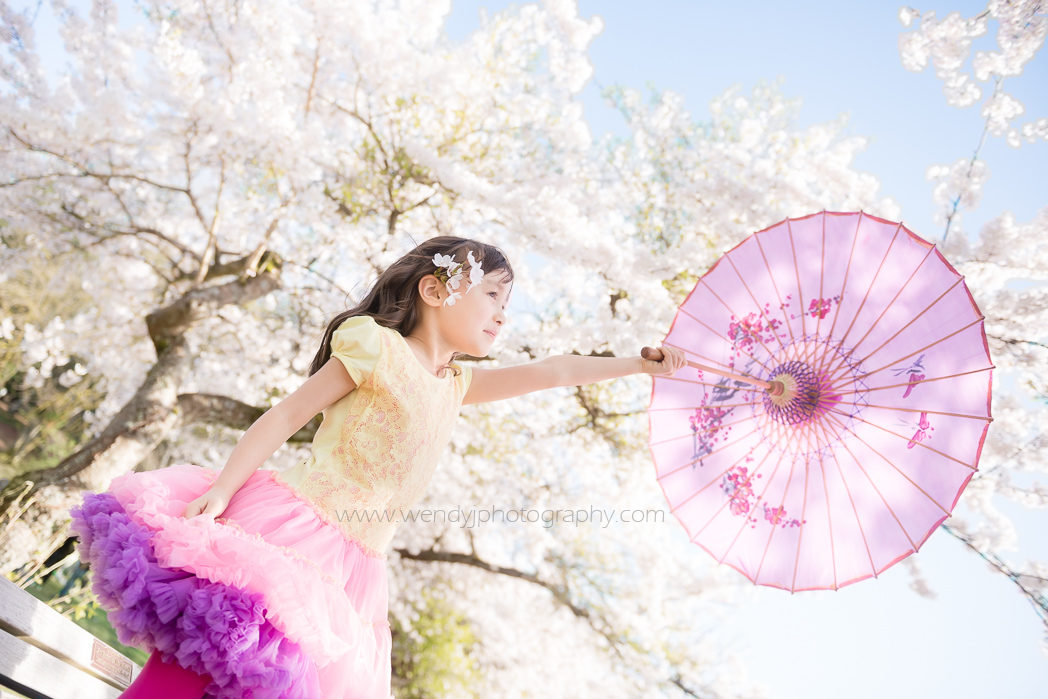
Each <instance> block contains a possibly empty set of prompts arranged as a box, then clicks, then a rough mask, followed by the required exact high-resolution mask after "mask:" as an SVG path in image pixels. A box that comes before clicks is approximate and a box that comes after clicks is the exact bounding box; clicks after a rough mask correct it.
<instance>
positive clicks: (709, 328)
mask: <svg viewBox="0 0 1048 699" xmlns="http://www.w3.org/2000/svg"><path fill="white" fill-rule="evenodd" d="M700 283H704V282H702V280H700ZM706 288H709V285H707V287H706ZM710 292H712V293H713V295H714V296H716V297H717V300H718V301H720V302H721V303H722V304H724V307H725V308H727V309H728V312H729V313H731V314H732V315H734V314H735V312H734V311H732V310H731V308H729V307H728V304H726V303H724V301H723V300H722V299H721V298H720V297H719V296H717V294H716V292H713V289H710ZM680 312H681V313H683V314H684V315H686V316H688V317H689V318H691V319H692V320H694V321H695V322H696V323H699V324H700V325H702V327H704V328H706V329H707V330H709V331H710V333H711V334H712V335H713V336H714V337H716V338H717V339H719V340H724V341H725V342H732V341H731V339H729V338H727V337H725V336H724V335H722V334H720V333H719V332H717V331H716V330H714V329H713V328H711V327H710V326H709V325H707V324H706V322H705V321H702V320H700V319H699V318H697V317H696V316H695V315H694V314H692V313H691V312H690V311H689V310H687V309H686V308H683V307H681V308H680ZM757 339H758V340H760V338H759V337H758V338H757ZM732 346H733V347H734V343H732ZM761 347H763V348H764V351H765V352H767V353H768V356H769V357H771V356H772V353H771V350H769V349H768V348H767V347H766V346H765V345H764V343H763V342H761ZM693 354H694V352H693ZM746 356H747V357H749V358H750V359H752V360H753V361H755V362H756V363H757V364H760V365H761V368H762V369H764V370H765V371H767V370H768V365H767V364H765V363H764V362H762V361H761V360H759V359H757V357H755V356H754V355H753V354H752V353H750V352H746ZM721 363H722V364H723V362H721Z"/></svg>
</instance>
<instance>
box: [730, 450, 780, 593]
mask: <svg viewBox="0 0 1048 699" xmlns="http://www.w3.org/2000/svg"><path fill="white" fill-rule="evenodd" d="M768 454H769V455H770V454H771V452H770V451H769V452H768ZM764 461H767V459H765V460H764ZM764 461H761V465H763V464H764ZM791 463H792V461H791ZM780 466H782V460H781V459H780V460H779V461H777V462H775V468H774V469H773V470H772V472H771V475H770V476H769V477H768V480H766V481H765V482H764V490H762V491H761V494H760V495H758V496H757V499H756V500H754V501H753V507H756V506H757V505H758V504H760V503H763V502H764V494H765V493H767V492H768V488H770V487H771V482H772V481H773V480H775V474H776V473H778V472H779V467H780ZM758 470H759V469H756V468H755V469H753V473H751V474H750V476H749V481H750V482H751V483H752V481H753V479H754V478H756V477H757V471H758ZM725 504H727V503H725ZM748 514H749V513H748V512H747V516H746V517H744V518H743V520H742V526H740V527H739V531H737V532H735V538H734V539H732V540H731V543H730V544H728V548H727V549H725V550H724V553H723V554H722V555H721V557H720V558H719V559H717V562H718V563H724V559H725V558H727V557H728V554H729V553H731V550H732V549H733V548H735V544H736V543H738V541H739V537H740V536H742V533H743V532H744V531H746V525H748V524H749V523H750V518H749V516H748ZM750 580H751V581H753V583H755V584H756V582H757V577H756V576H754V577H752V578H750Z"/></svg>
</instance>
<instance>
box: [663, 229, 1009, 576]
mask: <svg viewBox="0 0 1048 699" xmlns="http://www.w3.org/2000/svg"><path fill="white" fill-rule="evenodd" d="M982 320H983V319H982V314H981V313H980V312H979V309H978V307H977V306H976V304H975V301H974V300H973V299H972V296H971V294H970V293H969V292H968V288H967V287H966V286H965V284H964V280H963V278H962V277H961V275H959V274H958V273H957V271H956V270H955V269H954V268H953V267H951V266H950V264H949V263H948V262H947V261H946V260H945V258H943V256H942V254H941V253H940V252H939V251H938V250H937V249H936V248H935V246H933V245H931V244H930V243H928V242H926V241H924V240H922V239H921V238H919V237H918V236H916V235H914V234H913V233H912V232H910V231H909V230H907V229H906V228H905V227H904V226H903V225H902V224H901V223H892V222H890V221H885V220H883V219H879V218H876V217H874V216H870V215H868V214H864V213H827V212H823V213H820V214H814V215H812V216H807V217H804V218H799V219H787V220H785V221H783V222H781V223H778V224H776V225H774V226H772V227H770V228H767V229H765V230H763V231H760V232H758V233H755V234H754V235H751V236H750V237H749V238H747V239H746V240H744V241H743V242H742V243H740V244H739V245H738V246H736V247H735V248H734V249H732V250H731V251H730V252H728V253H727V254H725V255H724V256H723V257H722V258H721V259H720V260H719V261H718V262H717V264H715V265H714V266H713V267H712V268H711V269H710V270H709V271H708V272H706V274H705V275H704V276H703V277H702V278H701V279H699V281H698V283H697V284H696V285H695V288H694V289H693V290H692V292H691V293H690V294H689V295H688V298H687V299H686V300H685V301H684V303H682V304H681V306H680V308H679V309H678V311H677V315H676V318H675V319H674V321H673V325H672V327H671V328H670V331H669V334H668V335H667V336H666V340H665V343H664V344H666V345H669V346H672V347H678V348H680V349H681V350H683V351H684V352H685V353H686V354H687V355H688V358H689V360H691V361H690V366H687V367H685V368H683V369H681V370H680V371H678V372H677V373H676V374H674V375H673V376H666V377H661V376H660V377H656V378H655V380H654V386H653V388H652V395H651V405H650V407H649V411H648V415H649V425H650V438H651V442H650V447H651V453H652V458H653V459H654V461H655V469H656V475H657V477H658V480H659V484H660V485H661V486H662V489H663V492H664V494H665V496H666V499H667V501H668V502H669V506H670V511H671V512H673V514H674V515H675V516H676V517H677V519H679V520H680V522H681V524H683V525H684V528H685V530H686V531H687V532H688V535H689V537H690V539H691V540H692V541H693V542H695V543H696V544H698V545H699V546H701V547H702V548H704V549H706V550H707V551H708V552H709V553H710V554H711V555H713V557H714V558H716V559H717V560H718V561H719V562H721V563H724V564H726V565H729V566H731V567H733V568H735V569H736V570H738V571H739V572H740V573H742V574H743V575H745V576H746V577H747V578H749V579H750V580H752V581H753V582H754V583H757V584H761V585H770V586H773V587H781V588H783V589H787V590H791V591H793V590H806V589H827V588H832V589H836V588H839V587H841V586H844V585H847V584H849V583H853V582H857V581H859V580H863V579H865V578H868V577H870V576H876V575H878V574H880V573H881V572H882V571H884V570H885V569H886V568H888V567H889V566H891V565H893V564H895V563H897V562H898V561H900V560H902V559H903V558H905V557H906V556H908V555H909V554H911V553H913V552H914V551H916V550H917V549H919V548H920V547H921V545H922V544H923V543H924V541H925V540H926V539H927V538H928V536H930V535H931V533H932V532H933V531H934V530H935V529H936V527H938V526H939V524H941V523H942V522H943V520H945V519H946V518H947V517H948V516H949V514H950V512H951V510H952V509H953V507H954V505H956V503H957V499H958V498H959V497H960V494H961V491H962V490H963V489H964V487H965V485H967V483H968V481H969V480H970V479H971V477H972V475H973V474H974V472H975V470H976V466H977V464H978V461H979V454H980V452H981V450H982V445H983V441H984V440H985V438H986V431H987V429H988V427H989V423H990V421H991V417H990V386H991V373H992V369H993V365H992V363H991V361H990V354H989V349H988V347H987V344H986V336H985V333H984V332H983V323H982ZM645 352H646V353H649V348H645Z"/></svg>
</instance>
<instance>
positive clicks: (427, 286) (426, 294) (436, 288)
mask: <svg viewBox="0 0 1048 699" xmlns="http://www.w3.org/2000/svg"><path fill="white" fill-rule="evenodd" d="M447 294H448V290H447V288H446V287H445V286H444V282H442V281H440V280H439V279H437V278H436V276H434V275H432V274H427V275H426V276H424V277H422V279H419V280H418V296H419V298H420V299H422V303H424V304H426V305H427V306H433V307H434V308H436V307H439V306H442V305H444V298H445V297H446V296H447Z"/></svg>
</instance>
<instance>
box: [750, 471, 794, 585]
mask: <svg viewBox="0 0 1048 699" xmlns="http://www.w3.org/2000/svg"><path fill="white" fill-rule="evenodd" d="M796 466H797V460H796V459H793V460H791V461H790V475H789V476H787V477H786V487H785V488H783V489H782V499H781V500H779V507H778V510H779V511H781V510H782V508H783V505H785V504H786V495H787V494H788V493H789V492H790V484H791V483H793V472H794V470H795V467H796ZM768 487H771V481H768ZM769 524H771V523H770V522H769ZM778 530H779V527H778V525H775V524H772V525H771V531H770V532H768V541H766V542H765V544H764V552H763V553H762V554H761V560H760V563H758V564H757V572H756V573H754V574H753V582H755V583H756V582H757V580H759V579H760V577H761V570H763V569H764V561H765V559H767V557H768V549H769V548H771V540H772V539H773V538H775V532H777V531H778Z"/></svg>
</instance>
